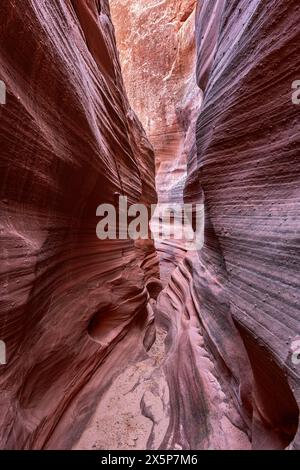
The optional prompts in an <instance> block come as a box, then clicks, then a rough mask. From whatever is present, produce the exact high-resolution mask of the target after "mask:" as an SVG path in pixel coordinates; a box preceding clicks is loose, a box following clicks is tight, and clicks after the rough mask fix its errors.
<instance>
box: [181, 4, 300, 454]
mask: <svg viewBox="0 0 300 470" xmlns="http://www.w3.org/2000/svg"><path fill="white" fill-rule="evenodd" d="M297 12H298V13H299V5H298V4H297V2H296V1H293V0H290V1H283V0H274V1H272V2H264V1H259V0H252V1H243V0H240V1H236V2H222V1H212V2H204V3H202V2H200V1H199V6H198V12H197V13H198V14H197V18H198V19H197V41H198V82H199V84H200V86H202V87H204V101H203V106H202V109H201V113H200V117H199V119H198V123H197V156H195V157H194V158H193V159H192V160H191V161H190V162H189V164H188V167H189V171H188V173H189V175H188V182H187V186H186V193H187V194H188V193H189V191H190V189H191V188H193V185H194V182H195V180H197V181H199V182H200V184H201V188H202V189H203V192H204V198H205V208H206V212H207V229H206V248H207V249H211V248H212V247H213V246H214V245H215V246H216V244H217V245H218V257H219V262H218V266H219V267H221V266H222V269H223V272H224V279H226V283H225V282H222V285H223V287H224V295H225V299H226V302H228V304H229V314H230V315H231V316H232V318H233V320H234V322H235V325H236V327H237V330H238V332H239V335H240V337H241V338H242V340H243V342H244V344H245V347H246V351H247V354H248V357H249V360H250V363H251V370H250V367H249V368H248V369H246V370H245V371H244V373H245V374H246V375H248V376H249V377H250V376H251V373H253V385H252V392H251V397H252V407H253V411H252V425H251V436H252V446H253V447H254V448H283V447H286V446H287V445H289V444H290V443H291V446H292V447H295V448H298V447H299V430H298V422H299V402H300V395H299V390H300V388H299V387H300V369H299V366H297V365H296V364H293V362H292V358H291V350H292V347H293V341H294V340H295V339H296V338H297V336H298V335H299V333H300V316H299V301H300V298H299V276H298V275H297V270H298V268H297V265H298V261H297V258H298V256H299V240H298V229H299V210H300V193H299V182H300V166H299V158H298V153H299V109H298V108H297V107H296V106H295V105H293V104H292V100H291V85H292V82H293V81H294V80H296V78H297V76H298V74H299V65H300V63H299V39H300V29H299V24H298V20H297V16H298V15H297ZM207 38H210V45H209V46H208V45H207V43H206V41H207ZM211 41H213V42H212V43H211ZM206 248H205V249H206ZM215 251H216V250H213V251H212V252H211V254H210V257H209V259H210V260H212V259H213V257H215ZM212 299H213V297H211V301H212ZM200 308H201V307H200ZM215 310H216V311H217V310H218V303H217V302H216V305H215ZM213 336H214V335H213ZM223 337H224V334H223ZM223 339H224V338H223ZM228 341H230V342H232V339H231V338H228ZM232 347H234V348H235V349H236V350H237V346H236V344H233V343H232Z"/></svg>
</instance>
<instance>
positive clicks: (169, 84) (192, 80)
mask: <svg viewBox="0 0 300 470" xmlns="http://www.w3.org/2000/svg"><path fill="white" fill-rule="evenodd" d="M111 11H112V17H113V21H114V24H115V28H116V37H117V44H118V48H119V51H120V59H121V66H122V72H123V77H124V81H125V86H126V90H127V93H128V97H129V100H130V103H131V104H132V106H133V108H134V110H135V111H136V113H137V115H138V117H139V118H140V120H141V122H142V124H143V126H144V129H145V130H146V133H147V136H148V137H149V139H150V141H151V143H152V145H153V148H154V151H155V163H156V189H157V194H158V200H159V202H160V203H161V204H168V203H183V188H184V183H185V179H186V165H187V159H188V158H190V159H191V158H192V155H195V151H196V147H195V125H196V120H197V117H198V114H199V109H200V105H201V91H200V90H199V88H198V87H197V85H196V75H195V68H196V43H195V11H196V0H164V1H160V0H148V1H144V0H134V1H131V0H111ZM190 154H191V155H190ZM154 232H155V231H154ZM155 245H156V248H157V252H158V254H159V257H160V276H161V281H162V282H163V284H165V283H166V282H167V281H168V279H169V278H170V275H171V272H172V271H173V269H174V268H175V267H176V266H177V264H178V263H179V262H180V261H181V260H182V259H183V257H184V256H185V253H186V246H185V240H184V239H183V240H167V239H165V240H156V243H155Z"/></svg>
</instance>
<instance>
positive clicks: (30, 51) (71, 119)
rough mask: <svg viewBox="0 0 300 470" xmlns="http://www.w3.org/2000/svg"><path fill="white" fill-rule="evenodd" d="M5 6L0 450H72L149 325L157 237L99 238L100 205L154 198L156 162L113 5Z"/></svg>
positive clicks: (70, 0) (92, 1)
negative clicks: (133, 99) (122, 198)
mask: <svg viewBox="0 0 300 470" xmlns="http://www.w3.org/2000/svg"><path fill="white" fill-rule="evenodd" d="M0 10H1V18H2V20H1V21H2V24H1V30H0V35H1V41H0V62H1V79H2V80H3V81H4V82H5V84H6V87H7V103H6V105H3V106H1V108H0V113H1V118H0V129H1V181H0V183H1V186H0V196H1V198H0V207H1V221H0V235H1V309H0V338H1V340H3V341H5V343H6V348H7V365H5V366H4V365H1V366H0V388H1V393H0V402H1V413H0V416H1V417H0V422H1V425H0V445H1V448H6V449H14V448H18V449H28V448H31V449H41V448H69V447H71V446H72V444H73V442H75V441H76V439H77V437H78V435H80V434H81V431H82V429H83V428H84V426H85V423H86V421H87V420H88V419H89V416H90V415H91V413H92V412H93V407H95V406H96V403H97V399H99V396H101V394H102V393H103V390H104V388H105V387H106V386H107V384H108V383H109V381H110V380H111V379H112V376H113V374H114V373H116V372H117V371H118V370H119V368H122V365H123V364H124V362H126V363H127V362H128V361H130V358H133V357H137V356H138V355H139V354H141V351H143V344H142V342H143V337H144V333H145V328H146V326H147V325H149V322H151V321H153V314H152V313H151V310H150V309H149V308H148V307H147V303H148V300H149V293H148V291H147V288H146V285H147V283H149V282H152V281H153V279H155V277H156V275H157V273H158V271H157V261H156V255H155V251H154V248H153V242H151V240H149V242H147V241H145V243H144V244H143V245H142V246H139V247H136V246H135V245H134V243H133V242H132V241H130V240H124V241H119V240H116V241H113V240H112V241H107V240H105V241H100V240H98V239H97V237H96V225H97V222H98V221H99V219H98V218H96V208H97V206H98V205H99V204H101V203H102V202H105V203H114V201H115V193H119V194H123V195H126V196H128V199H129V202H144V203H145V204H151V203H155V201H156V192H155V186H154V156H153V150H152V147H151V145H150V143H149V142H148V140H147V138H146V136H145V133H144V131H143V129H142V126H141V124H140V123H139V121H138V119H137V118H136V116H135V114H134V113H133V112H132V110H131V109H130V107H129V104H128V100H127V98H126V93H125V90H124V86H123V81H122V78H121V71H120V66H119V60H118V54H117V49H116V44H115V38H114V30H113V26H112V23H111V19H110V12H109V5H108V1H107V0H100V1H99V0H87V1H86V2H82V1H81V0H67V1H62V0H59V1H56V2H49V1H47V0H39V1H36V0H26V1H25V2H20V1H19V0H7V1H5V2H1V7H0ZM128 331H129V334H128V335H127V336H126V333H127V332H128ZM125 336H126V337H125ZM124 337H125V338H124ZM117 345H118V347H116V346H117Z"/></svg>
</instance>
